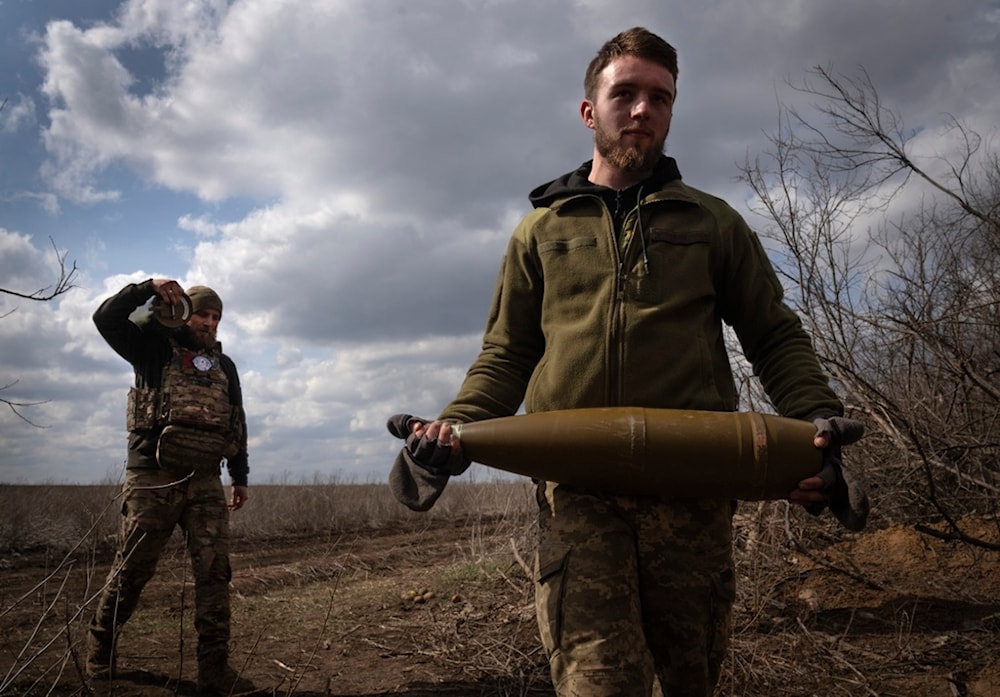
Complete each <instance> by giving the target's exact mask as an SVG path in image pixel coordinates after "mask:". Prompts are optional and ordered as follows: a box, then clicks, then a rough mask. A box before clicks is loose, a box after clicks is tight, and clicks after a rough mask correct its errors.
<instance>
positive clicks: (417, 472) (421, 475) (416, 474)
mask: <svg viewBox="0 0 1000 697" xmlns="http://www.w3.org/2000/svg"><path fill="white" fill-rule="evenodd" d="M413 422H419V423H424V424H426V423H430V420H428V419H421V418H419V417H416V416H411V415H409V414H395V415H394V416H392V417H390V418H389V422H388V423H387V424H386V426H387V427H388V429H389V433H391V434H392V435H394V436H395V437H396V438H401V439H403V440H405V441H406V445H405V446H403V449H402V450H400V451H399V454H398V455H396V459H395V461H393V463H392V469H391V470H390V471H389V488H390V489H391V490H392V493H393V495H394V496H395V497H396V500H397V501H399V502H400V503H402V504H403V505H404V506H406V507H407V508H409V509H411V510H414V511H426V510H429V509H430V508H431V507H432V506H433V505H434V504H435V502H437V500H438V497H440V496H441V494H442V492H444V487H445V485H446V484H447V483H448V479H449V477H450V476H451V475H453V474H461V473H462V472H464V471H465V470H466V469H467V468H468V466H469V465H470V464H471V463H470V462H469V461H468V460H466V459H465V458H463V457H461V456H457V455H456V454H455V453H454V452H453V451H452V448H451V446H443V445H441V444H440V443H438V442H437V441H436V440H429V439H427V438H417V437H416V436H415V435H414V434H413V433H412V432H411V431H410V424H412V423H413Z"/></svg>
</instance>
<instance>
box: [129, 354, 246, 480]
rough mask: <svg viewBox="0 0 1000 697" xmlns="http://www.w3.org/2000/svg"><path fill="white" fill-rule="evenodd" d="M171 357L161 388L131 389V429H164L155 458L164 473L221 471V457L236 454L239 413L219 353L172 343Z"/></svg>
mask: <svg viewBox="0 0 1000 697" xmlns="http://www.w3.org/2000/svg"><path fill="white" fill-rule="evenodd" d="M170 343H171V348H172V352H171V357H170V360H169V361H168V362H167V364H166V365H165V366H164V368H163V376H162V380H161V386H160V388H159V389H154V388H144V389H140V388H132V390H130V391H129V409H128V419H127V421H128V428H129V430H130V431H136V430H150V429H156V428H162V429H163V430H162V431H161V432H160V436H159V440H158V441H157V446H156V459H157V462H159V464H160V466H161V467H163V468H164V469H168V470H171V471H176V472H177V473H178V474H187V473H190V472H192V471H197V472H207V473H212V472H215V473H218V471H219V464H220V462H221V460H222V458H223V457H227V456H232V455H235V454H236V451H237V449H238V447H239V441H238V439H237V438H236V437H235V436H236V433H235V431H236V429H234V428H233V422H234V416H235V412H236V411H237V410H236V409H235V408H234V407H233V405H232V404H230V402H229V378H228V377H227V376H226V373H225V371H224V370H223V369H222V361H221V355H222V354H221V352H219V351H218V350H217V349H214V350H212V351H209V352H206V353H196V352H194V351H191V350H190V349H187V348H184V347H183V346H180V345H179V344H177V342H176V341H174V340H173V339H171V342H170Z"/></svg>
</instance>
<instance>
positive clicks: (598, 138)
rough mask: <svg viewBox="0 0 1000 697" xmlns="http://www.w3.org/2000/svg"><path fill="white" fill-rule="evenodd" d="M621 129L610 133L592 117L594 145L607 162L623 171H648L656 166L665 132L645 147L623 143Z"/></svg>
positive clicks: (661, 151) (664, 139)
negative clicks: (657, 140)
mask: <svg viewBox="0 0 1000 697" xmlns="http://www.w3.org/2000/svg"><path fill="white" fill-rule="evenodd" d="M622 137H623V134H622V132H621V131H619V132H617V133H612V132H611V131H609V130H608V129H606V128H604V126H603V125H602V124H601V123H600V122H599V121H598V120H597V118H596V117H595V118H594V145H595V146H596V147H597V152H598V153H600V155H601V157H603V158H604V159H605V160H606V161H607V162H608V164H610V165H611V166H613V167H615V168H617V169H620V170H622V171H625V172H650V171H652V170H653V168H654V167H655V166H656V163H657V161H658V160H659V159H660V155H662V154H663V146H664V144H665V143H666V142H667V134H666V133H664V134H663V138H661V139H660V140H659V142H656V141H654V142H652V143H650V144H649V146H647V147H641V146H639V145H623V144H622Z"/></svg>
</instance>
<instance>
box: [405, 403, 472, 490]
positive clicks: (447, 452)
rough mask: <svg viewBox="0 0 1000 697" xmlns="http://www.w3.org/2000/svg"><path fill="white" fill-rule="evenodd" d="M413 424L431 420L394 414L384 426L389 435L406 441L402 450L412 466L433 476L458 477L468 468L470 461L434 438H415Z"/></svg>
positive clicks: (426, 422)
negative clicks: (418, 467) (422, 469)
mask: <svg viewBox="0 0 1000 697" xmlns="http://www.w3.org/2000/svg"><path fill="white" fill-rule="evenodd" d="M414 423H420V424H428V423H431V420H430V419H422V418H420V417H419V416H411V415H410V414H395V415H393V416H391V417H390V418H389V421H388V423H387V424H386V427H387V428H388V429H389V433H391V434H392V435H394V436H396V438H402V439H403V440H405V441H406V446H405V447H404V450H405V451H406V453H407V454H408V456H409V457H410V459H412V460H413V462H414V464H417V465H419V466H420V467H423V468H424V469H425V470H427V471H428V472H430V473H431V474H433V475H458V474H462V472H464V471H465V470H467V469H468V468H469V465H470V464H472V463H471V461H470V460H469V459H468V458H466V457H465V456H463V455H461V454H460V453H458V452H456V451H455V450H454V449H453V448H452V447H451V446H450V445H442V444H441V443H440V442H439V441H438V440H437V439H435V438H427V437H426V436H421V437H417V435H416V434H414V433H413V424H414Z"/></svg>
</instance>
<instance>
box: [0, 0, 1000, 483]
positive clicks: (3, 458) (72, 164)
mask: <svg viewBox="0 0 1000 697" xmlns="http://www.w3.org/2000/svg"><path fill="white" fill-rule="evenodd" d="M632 26H644V27H646V28H648V29H650V30H652V31H654V32H656V33H658V34H660V35H661V36H663V37H664V38H665V39H666V40H668V41H669V42H671V43H672V44H673V45H674V46H675V47H676V48H677V50H678V52H679V61H680V74H679V79H678V83H677V89H678V96H677V102H676V105H675V112H674V120H673V124H672V127H671V133H670V137H669V138H668V141H667V154H669V155H671V156H673V157H675V158H676V159H677V161H678V164H679V167H680V170H681V172H682V174H683V176H684V179H685V181H686V182H687V183H689V184H691V185H692V186H695V187H697V188H700V189H703V190H706V191H709V192H711V193H713V194H716V195H718V196H721V197H723V198H725V199H726V200H727V201H729V203H730V204H732V205H733V206H734V207H735V208H737V210H739V211H740V212H741V213H743V214H744V215H745V216H746V217H747V219H748V221H749V222H750V223H751V225H752V226H755V227H758V226H760V225H764V224H766V221H762V220H760V219H758V218H755V217H754V216H753V213H752V212H751V211H750V208H749V205H748V204H749V203H750V192H749V190H748V189H747V187H746V185H745V184H742V183H741V182H740V181H738V174H739V171H738V164H739V163H740V162H742V161H743V160H744V159H745V158H746V157H747V156H748V155H749V156H751V157H753V156H755V155H757V154H760V153H763V152H764V151H765V150H766V149H767V147H768V142H767V136H768V134H770V133H773V132H774V131H775V130H776V127H777V118H778V108H779V105H780V104H789V105H796V104H799V103H800V101H799V100H802V99H803V95H802V94H801V93H800V92H797V91H796V90H794V89H792V88H791V86H790V85H794V84H800V83H801V82H802V80H803V79H805V78H806V77H807V73H808V71H809V70H810V69H811V68H813V67H815V66H823V67H826V68H830V69H832V70H834V71H836V72H838V73H844V74H854V73H856V71H857V70H859V69H861V68H863V69H864V70H866V71H867V72H868V74H869V75H870V76H871V79H872V81H873V83H874V84H875V86H876V88H877V89H878V92H879V95H880V97H881V99H882V100H883V102H885V103H886V104H888V105H890V106H891V107H892V108H893V109H895V110H897V111H899V112H900V113H902V114H903V115H904V117H905V120H906V125H907V127H908V128H912V129H914V132H916V133H921V134H926V135H924V136H923V140H922V141H921V142H922V147H923V149H924V152H926V153H927V154H928V156H930V157H933V156H934V155H935V154H940V153H938V151H937V150H936V149H935V147H936V144H937V143H938V142H939V140H938V139H939V138H943V137H944V136H943V134H944V129H945V125H946V123H947V119H948V117H949V116H954V117H958V118H961V119H963V120H966V121H967V122H969V123H970V124H972V125H973V126H979V127H981V130H982V129H985V131H986V134H987V135H990V133H991V132H990V131H989V129H990V128H994V129H995V128H996V124H997V123H998V122H1000V118H998V116H1000V0H959V2H953V3H945V2H941V1H940V0H841V1H840V2H837V3H828V2H819V1H813V2H810V1H809V0H757V1H755V2H745V1H744V0H699V1H698V2H689V1H676V0H378V1H377V2H374V1H367V2H366V1H363V0H324V1H322V2H301V3H295V2H275V1H274V0H229V1H226V0H129V1H126V2H120V3H116V2H109V1H108V0H0V102H3V103H4V106H3V109H2V110H0V288H5V289H7V290H14V291H17V292H22V293H31V292H34V291H36V290H39V289H43V288H48V287H51V286H52V285H53V284H54V282H55V280H56V278H57V277H58V270H59V265H58V261H59V257H64V258H65V261H66V263H67V266H72V265H73V264H75V266H76V268H77V275H76V277H75V282H74V287H73V288H72V289H71V290H70V291H69V292H67V293H65V294H63V295H61V296H59V297H58V298H56V299H54V300H53V301H51V302H44V303H42V302H32V301H30V300H24V299H20V298H16V297H12V296H9V295H5V294H0V387H3V388H4V389H2V390H0V397H2V398H4V399H6V400H9V401H14V402H31V403H37V404H35V406H29V407H23V408H21V409H20V412H21V413H22V414H23V415H24V416H25V417H27V419H29V420H30V422H31V423H28V422H27V421H25V420H23V419H21V418H18V416H17V415H16V414H14V413H13V412H12V411H10V410H9V409H6V408H3V405H0V483H8V484H46V483H48V484H57V483H58V484H90V483H101V482H108V481H118V480H119V479H120V478H121V474H122V465H123V462H124V457H125V427H124V424H125V419H124V412H125V398H126V393H127V390H128V387H129V385H130V384H131V382H132V370H131V367H130V366H129V365H128V364H127V363H126V362H125V361H123V360H122V359H121V358H120V357H118V356H117V355H116V354H115V353H114V352H113V351H112V350H111V349H110V348H109V347H108V346H107V345H106V344H105V343H104V342H103V340H102V339H101V337H100V336H99V335H98V333H97V331H96V329H95V328H94V325H93V322H92V319H91V316H92V314H93V312H94V310H95V309H96V308H97V307H98V305H99V304H100V303H101V301H102V300H103V299H104V298H106V297H108V296H110V295H112V294H114V293H115V292H117V291H118V290H119V289H121V288H122V287H123V286H125V285H126V284H128V283H136V282H141V281H143V280H145V279H147V278H174V279H177V280H178V281H179V282H180V283H181V284H182V285H184V286H185V287H188V286H191V285H194V284H207V285H210V286H212V287H213V288H214V289H215V290H216V291H218V292H219V294H220V295H221V296H222V298H223V300H224V303H225V312H224V315H223V320H222V324H221V326H220V330H219V336H220V339H221V341H222V343H223V347H224V350H225V351H226V353H228V354H229V355H230V356H231V357H232V358H233V359H234V361H235V362H236V364H237V366H238V367H239V369H240V378H241V383H242V385H243V391H244V396H245V400H246V408H247V412H248V422H249V431H250V443H249V452H250V483H251V486H252V485H253V484H254V483H304V482H310V481H318V480H319V481H325V482H326V481H335V482H344V483H370V482H382V481H386V479H387V477H388V472H389V469H390V466H391V463H392V460H393V457H394V455H395V453H396V452H397V451H398V449H399V447H400V443H399V441H395V440H394V439H393V438H392V437H391V436H390V435H389V434H388V432H387V431H386V428H385V422H386V419H387V418H388V417H389V416H390V415H392V414H394V413H397V412H407V413H413V414H418V415H422V416H428V417H433V416H435V415H436V414H437V413H438V412H439V411H440V410H441V409H442V408H443V407H444V406H445V405H446V404H447V403H448V402H449V401H450V400H451V398H452V397H453V396H454V394H455V392H456V391H457V389H458V387H459V385H460V383H461V380H462V378H463V376H464V374H465V370H466V369H467V367H468V366H469V364H470V363H471V362H472V360H473V359H474V358H475V356H476V354H477V352H478V349H479V346H480V340H481V336H482V331H483V328H484V327H485V323H486V313H487V310H488V306H489V301H490V296H491V294H492V291H493V286H494V282H495V280H496V277H497V271H498V268H499V264H500V260H501V257H502V255H503V252H504V249H505V247H506V243H507V240H508V237H509V235H510V233H511V231H512V230H513V228H514V226H515V225H516V223H517V221H518V220H519V219H520V217H521V216H523V215H524V214H525V213H527V212H528V210H529V203H528V200H527V194H528V192H529V191H530V190H531V189H532V188H534V187H535V186H537V185H538V184H541V183H543V182H546V181H549V180H551V179H554V178H556V177H557V176H559V175H561V174H562V173H564V172H566V171H569V170H571V169H575V168H576V167H577V166H578V165H579V164H581V163H582V162H584V161H586V160H588V159H590V157H591V154H592V147H593V141H592V138H591V132H590V131H589V130H587V129H586V128H585V127H584V126H583V124H582V122H581V120H580V116H579V105H580V101H581V99H582V82H583V73H584V70H585V69H586V65H587V63H588V62H589V61H590V59H591V58H592V57H593V55H594V53H595V52H596V51H597V49H598V48H599V47H600V45H601V44H602V43H603V42H604V41H605V40H607V39H608V38H610V37H611V36H613V35H614V34H616V33H617V32H619V31H621V30H623V29H627V28H629V27H632ZM801 106H802V108H806V107H807V106H808V105H807V104H805V103H802V104H801ZM997 135H1000V134H998V133H997V132H996V130H993V131H992V137H993V139H994V143H995V142H996V137H997ZM941 142H943V141H941ZM465 476H467V477H470V478H475V477H480V478H483V477H488V476H490V473H489V472H486V471H485V468H481V467H479V466H475V467H474V468H473V469H472V470H471V471H470V473H469V474H467V475H465ZM227 481H228V479H227Z"/></svg>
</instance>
